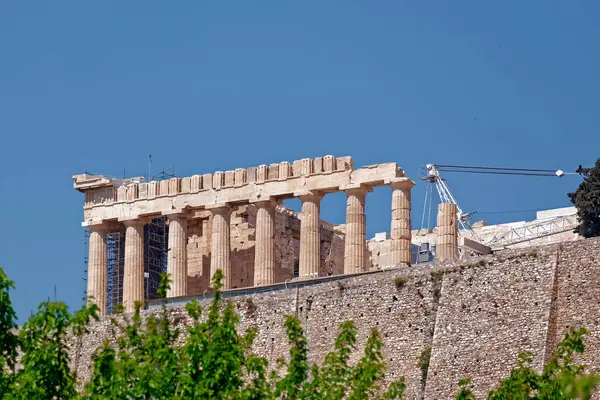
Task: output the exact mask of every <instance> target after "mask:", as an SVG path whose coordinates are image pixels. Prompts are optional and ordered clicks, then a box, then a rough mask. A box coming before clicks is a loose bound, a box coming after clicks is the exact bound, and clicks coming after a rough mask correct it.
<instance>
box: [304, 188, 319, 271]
mask: <svg viewBox="0 0 600 400" xmlns="http://www.w3.org/2000/svg"><path fill="white" fill-rule="evenodd" d="M322 198H323V196H322V195H316V194H312V195H303V196H300V200H302V212H301V219H300V278H301V279H309V278H316V277H318V276H319V267H320V266H321V229H320V226H319V225H320V217H319V211H320V208H321V199H322Z"/></svg>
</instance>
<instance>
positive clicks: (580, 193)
mask: <svg viewBox="0 0 600 400" xmlns="http://www.w3.org/2000/svg"><path fill="white" fill-rule="evenodd" d="M577 173H578V174H580V175H582V176H583V182H581V184H580V185H579V187H578V188H577V190H576V191H575V192H573V193H569V194H568V196H569V198H570V199H571V203H573V205H575V207H577V216H578V217H579V225H578V226H577V228H576V229H575V233H578V234H580V235H581V236H583V237H595V236H600V158H599V159H597V160H596V164H595V165H594V167H593V168H583V167H582V166H581V165H580V166H579V168H577Z"/></svg>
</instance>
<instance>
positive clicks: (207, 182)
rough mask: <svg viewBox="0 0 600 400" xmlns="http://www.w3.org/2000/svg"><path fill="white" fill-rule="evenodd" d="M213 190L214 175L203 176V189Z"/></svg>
mask: <svg viewBox="0 0 600 400" xmlns="http://www.w3.org/2000/svg"><path fill="white" fill-rule="evenodd" d="M212 188H213V176H212V174H204V175H202V189H212Z"/></svg>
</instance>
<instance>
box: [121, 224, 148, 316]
mask: <svg viewBox="0 0 600 400" xmlns="http://www.w3.org/2000/svg"><path fill="white" fill-rule="evenodd" d="M125 227H126V229H125V267H124V270H125V272H124V273H125V278H124V279H123V305H124V307H125V311H126V312H132V311H134V310H135V302H136V301H141V302H143V301H144V223H143V221H140V220H132V221H126V222H125Z"/></svg>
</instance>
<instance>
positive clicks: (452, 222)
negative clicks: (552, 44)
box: [436, 203, 458, 261]
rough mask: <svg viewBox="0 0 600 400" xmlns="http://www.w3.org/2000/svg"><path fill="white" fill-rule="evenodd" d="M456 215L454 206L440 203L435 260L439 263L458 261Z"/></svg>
mask: <svg viewBox="0 0 600 400" xmlns="http://www.w3.org/2000/svg"><path fill="white" fill-rule="evenodd" d="M456 213H457V210H456V204H454V203H440V204H439V205H438V214H437V233H438V241H437V247H436V259H438V260H439V261H452V260H456V259H458V226H457V225H456V224H457V221H456Z"/></svg>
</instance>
